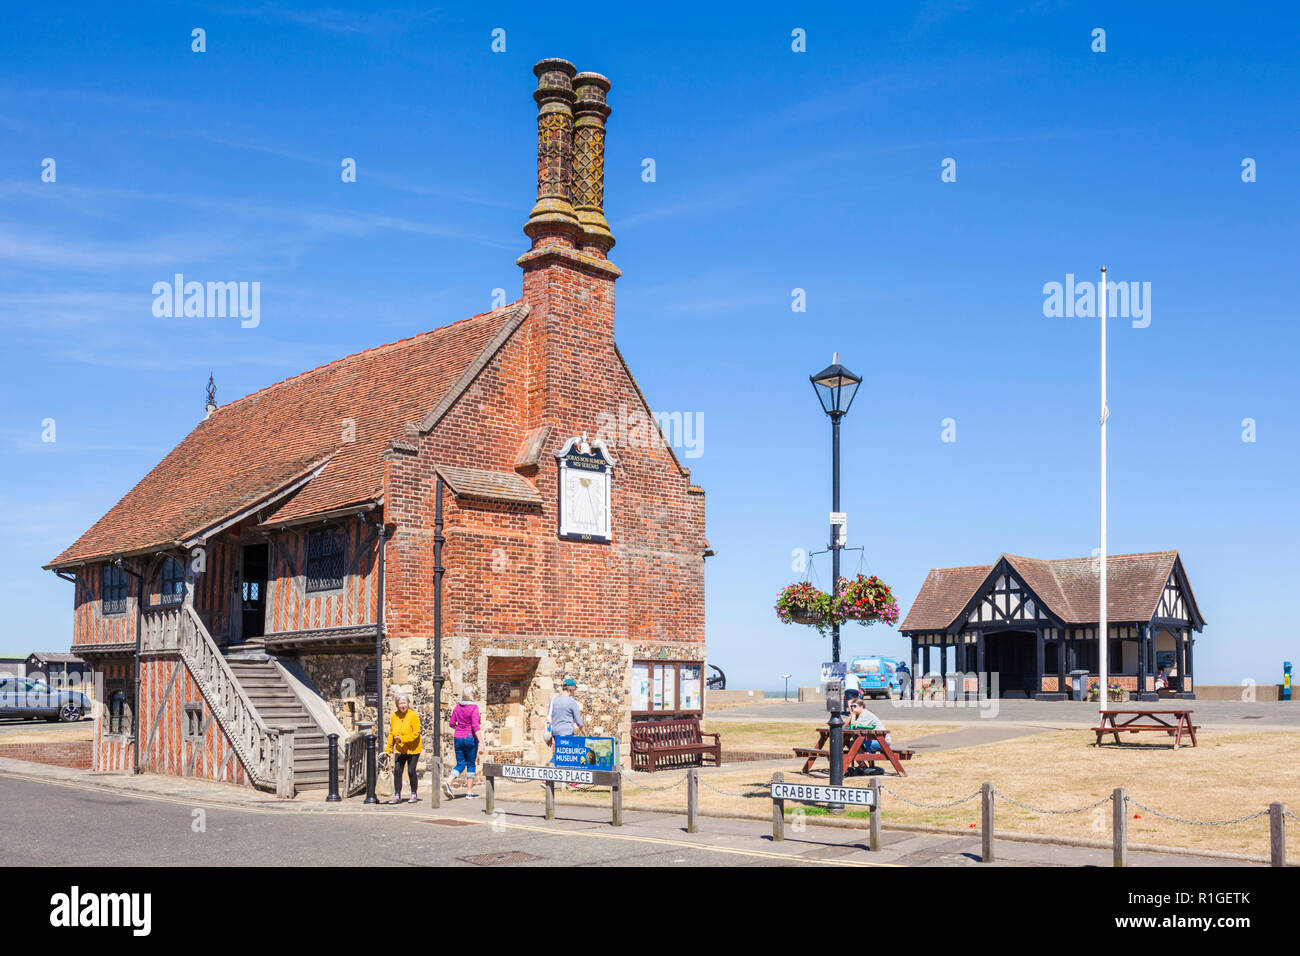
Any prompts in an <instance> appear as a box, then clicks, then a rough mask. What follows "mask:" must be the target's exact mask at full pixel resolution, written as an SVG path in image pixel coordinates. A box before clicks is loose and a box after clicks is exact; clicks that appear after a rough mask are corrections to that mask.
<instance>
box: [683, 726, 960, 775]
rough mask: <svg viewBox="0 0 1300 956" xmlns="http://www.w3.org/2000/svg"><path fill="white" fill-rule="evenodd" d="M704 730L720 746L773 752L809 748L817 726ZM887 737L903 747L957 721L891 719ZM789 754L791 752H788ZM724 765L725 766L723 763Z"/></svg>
mask: <svg viewBox="0 0 1300 956" xmlns="http://www.w3.org/2000/svg"><path fill="white" fill-rule="evenodd" d="M704 729H705V731H706V732H708V733H711V734H714V733H716V734H721V735H722V749H723V752H724V753H725V752H726V751H728V750H744V751H751V752H753V751H770V752H773V753H778V752H787V753H788V752H790V750H791V748H793V747H811V746H812V745H813V744H815V743H817V727H816V726H815V725H812V724H809V723H808V721H806V720H804V721H795V720H791V721H780V722H777V721H762V720H756V721H753V722H749V721H739V720H706V721H705V722H704ZM889 729H890V734H891V735H892V736H891V738H890V739H891V740H894V741H896V742H897V745H898V746H906V745H907V743H906V742H907V741H909V740H915V739H916V738H918V737H923V736H925V735H926V734H938V733H943V732H944V731H948V730H957V729H959V725H957V724H911V723H909V724H906V725H904V724H901V723H898V722H894V721H891V722H890V724H889ZM791 756H793V754H791ZM724 766H725V765H724Z"/></svg>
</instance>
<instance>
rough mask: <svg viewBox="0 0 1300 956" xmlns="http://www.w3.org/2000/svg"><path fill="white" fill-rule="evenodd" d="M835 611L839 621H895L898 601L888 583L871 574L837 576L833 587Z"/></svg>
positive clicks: (872, 622) (871, 622) (896, 620)
mask: <svg viewBox="0 0 1300 956" xmlns="http://www.w3.org/2000/svg"><path fill="white" fill-rule="evenodd" d="M836 590H837V594H836V596H835V611H836V613H837V614H838V616H839V617H840V619H841V620H842V621H857V622H858V623H859V624H875V623H876V622H880V623H882V624H897V623H898V601H897V600H896V599H895V598H894V594H893V592H892V591H890V590H889V585H887V584H886V583H885V582H884V581H882V580H880V578H878V577H876V576H875V575H874V574H873V575H871V577H867V576H866V575H862V574H859V575H858V576H857V577H856V578H852V579H849V578H840V582H839V587H838V588H837V589H836Z"/></svg>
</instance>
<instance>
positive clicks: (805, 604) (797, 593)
mask: <svg viewBox="0 0 1300 956" xmlns="http://www.w3.org/2000/svg"><path fill="white" fill-rule="evenodd" d="M836 590H837V593H836V594H835V596H834V597H832V596H831V595H829V594H826V593H825V592H824V591H820V590H818V589H817V588H815V587H813V586H812V585H811V584H810V583H809V582H807V581H800V582H799V583H798V584H791V585H788V586H786V587H785V588H782V589H781V593H780V594H779V595H778V596H777V599H776V616H777V617H778V618H780V619H781V622H782V623H783V624H804V625H807V626H809V627H815V628H817V632H818V633H819V634H824V633H826V630H827V629H828V628H830V627H832V626H834V625H836V624H846V623H848V622H849V621H856V622H857V623H859V624H875V623H876V622H877V621H879V622H882V623H884V624H897V623H898V602H897V601H896V600H895V599H894V595H893V593H892V592H891V591H890V590H889V586H888V585H887V584H885V583H884V582H883V581H881V580H880V578H878V577H876V576H875V575H872V576H871V577H866V576H865V575H861V574H859V575H858V576H857V577H856V578H840V580H839V587H838V588H837V589H836Z"/></svg>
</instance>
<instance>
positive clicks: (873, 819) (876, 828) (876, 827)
mask: <svg viewBox="0 0 1300 956" xmlns="http://www.w3.org/2000/svg"><path fill="white" fill-rule="evenodd" d="M867 786H868V787H869V788H870V789H871V812H870V813H869V814H868V815H867V816H868V819H869V820H870V826H871V836H870V839H869V841H868V843H867V846H868V847H869V848H870V849H871V852H872V853H879V852H880V778H879V777H872V778H871V782H870V783H869V784H868V785H867Z"/></svg>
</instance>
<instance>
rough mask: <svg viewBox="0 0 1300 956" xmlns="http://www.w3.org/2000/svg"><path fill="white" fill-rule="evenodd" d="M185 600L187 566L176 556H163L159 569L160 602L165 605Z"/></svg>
mask: <svg viewBox="0 0 1300 956" xmlns="http://www.w3.org/2000/svg"><path fill="white" fill-rule="evenodd" d="M184 600H185V567H184V565H182V564H181V563H180V562H179V561H177V560H176V559H175V558H170V557H168V558H163V563H162V567H161V568H160V569H159V571H158V603H159V604H161V605H163V606H164V607H169V606H171V605H175V604H180V603H181V602H182V601H184Z"/></svg>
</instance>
